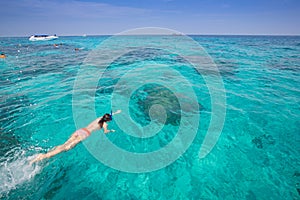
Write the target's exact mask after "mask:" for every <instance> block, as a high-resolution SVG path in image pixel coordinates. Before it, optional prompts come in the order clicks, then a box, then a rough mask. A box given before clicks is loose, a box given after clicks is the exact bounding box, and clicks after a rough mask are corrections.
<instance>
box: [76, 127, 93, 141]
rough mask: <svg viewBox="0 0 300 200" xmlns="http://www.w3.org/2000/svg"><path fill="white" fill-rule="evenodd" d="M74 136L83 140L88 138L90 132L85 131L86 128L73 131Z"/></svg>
mask: <svg viewBox="0 0 300 200" xmlns="http://www.w3.org/2000/svg"><path fill="white" fill-rule="evenodd" d="M74 135H75V136H79V137H80V138H82V139H84V138H86V137H88V136H90V135H91V132H90V131H89V130H87V129H86V128H81V129H78V130H77V131H75V133H74Z"/></svg>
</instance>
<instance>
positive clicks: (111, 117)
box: [110, 110, 113, 121]
mask: <svg viewBox="0 0 300 200" xmlns="http://www.w3.org/2000/svg"><path fill="white" fill-rule="evenodd" d="M112 116H113V114H112V110H111V111H110V121H112V120H113V118H112Z"/></svg>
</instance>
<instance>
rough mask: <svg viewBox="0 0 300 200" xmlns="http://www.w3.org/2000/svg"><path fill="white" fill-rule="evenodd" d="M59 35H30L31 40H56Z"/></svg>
mask: <svg viewBox="0 0 300 200" xmlns="http://www.w3.org/2000/svg"><path fill="white" fill-rule="evenodd" d="M57 38H58V36H56V35H32V36H30V38H29V40H30V41H45V40H55V39H57Z"/></svg>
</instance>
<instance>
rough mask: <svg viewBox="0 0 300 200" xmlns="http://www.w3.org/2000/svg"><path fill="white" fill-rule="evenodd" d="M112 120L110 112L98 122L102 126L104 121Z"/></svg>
mask: <svg viewBox="0 0 300 200" xmlns="http://www.w3.org/2000/svg"><path fill="white" fill-rule="evenodd" d="M109 121H111V116H110V114H108V113H106V114H105V115H103V116H102V118H101V119H100V120H99V121H98V124H99V126H100V128H102V127H103V123H104V122H109Z"/></svg>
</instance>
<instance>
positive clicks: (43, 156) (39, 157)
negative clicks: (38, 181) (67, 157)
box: [30, 153, 47, 164]
mask: <svg viewBox="0 0 300 200" xmlns="http://www.w3.org/2000/svg"><path fill="white" fill-rule="evenodd" d="M46 157H47V156H46V154H42V153H40V154H38V155H37V156H36V157H35V158H34V159H33V160H32V161H30V164H33V163H35V162H38V161H41V160H43V159H44V158H46Z"/></svg>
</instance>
